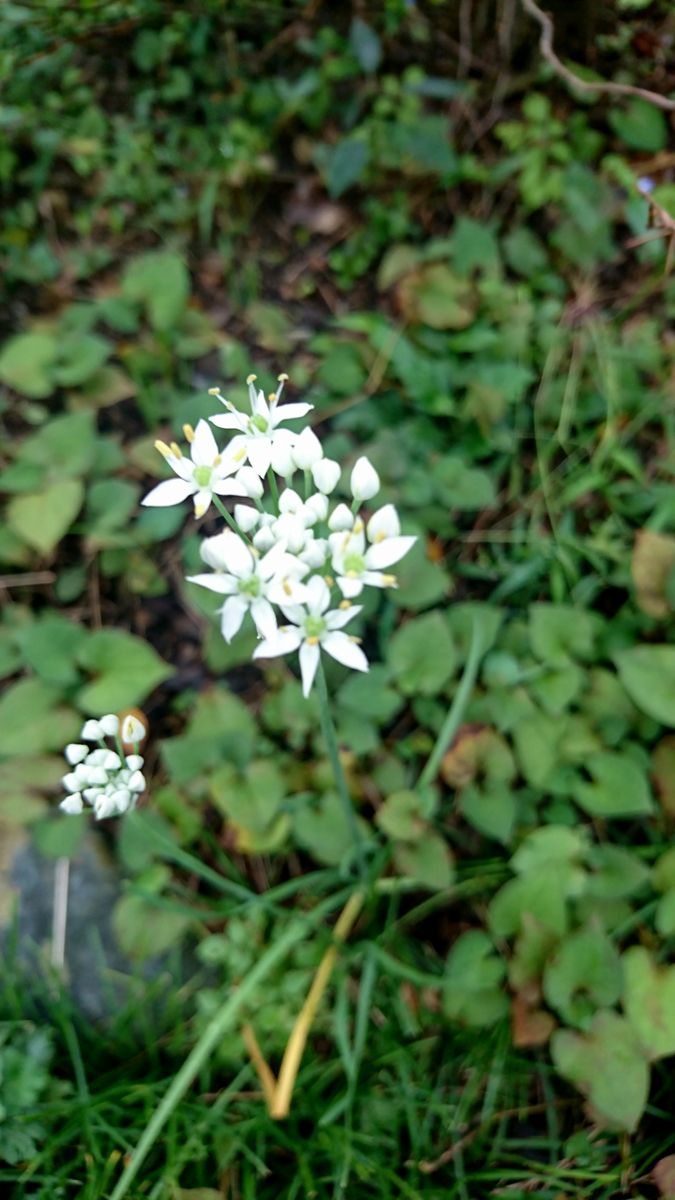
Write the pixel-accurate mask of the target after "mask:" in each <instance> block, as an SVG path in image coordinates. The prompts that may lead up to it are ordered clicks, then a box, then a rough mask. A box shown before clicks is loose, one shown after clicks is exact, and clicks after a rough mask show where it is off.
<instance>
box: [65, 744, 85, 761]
mask: <svg viewBox="0 0 675 1200" xmlns="http://www.w3.org/2000/svg"><path fill="white" fill-rule="evenodd" d="M88 753H89V747H88V746H83V745H82V744H81V742H70V743H69V745H67V746H66V749H65V756H66V762H69V763H70V765H71V767H74V766H76V765H77V763H81V762H83V761H84V759H85V758H86V757H87V755H88Z"/></svg>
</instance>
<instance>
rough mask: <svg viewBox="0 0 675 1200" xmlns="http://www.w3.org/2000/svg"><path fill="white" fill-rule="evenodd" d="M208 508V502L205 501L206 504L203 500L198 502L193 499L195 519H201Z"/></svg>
mask: <svg viewBox="0 0 675 1200" xmlns="http://www.w3.org/2000/svg"><path fill="white" fill-rule="evenodd" d="M208 507H209V503H208V500H207V501H206V503H204V501H203V500H200V501H199V502H198V501H197V499H196V497H195V516H196V517H203V516H204V513H205V512H206V510H207V508H208Z"/></svg>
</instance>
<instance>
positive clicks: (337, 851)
mask: <svg viewBox="0 0 675 1200" xmlns="http://www.w3.org/2000/svg"><path fill="white" fill-rule="evenodd" d="M356 820H357V822H358V824H359V828H360V830H361V833H362V835H363V837H364V838H367V837H368V836H369V831H368V826H367V825H366V823H365V821H363V820H362V819H361V817H357V818H356ZM293 836H294V838H295V840H296V841H297V842H298V843H299V844H300V845H301V846H303V847H304V848H305V849H306V850H309V852H310V854H312V855H313V856H314V858H316V859H317V861H318V862H321V863H325V864H326V866H329V867H334V866H338V865H339V864H340V863H341V862H342V861H343V859H344V858H345V857H346V856H347V855H351V854H353V851H354V843H353V840H352V833H351V829H350V827H349V824H348V821H347V817H346V816H345V813H344V811H343V808H342V805H341V803H340V799H339V797H338V796H337V795H336V794H335V793H334V792H327V793H326V795H325V796H322V797H321V799H320V801H319V803H318V804H311V805H310V804H306V805H303V806H302V807H298V808H296V810H295V812H294V814H293Z"/></svg>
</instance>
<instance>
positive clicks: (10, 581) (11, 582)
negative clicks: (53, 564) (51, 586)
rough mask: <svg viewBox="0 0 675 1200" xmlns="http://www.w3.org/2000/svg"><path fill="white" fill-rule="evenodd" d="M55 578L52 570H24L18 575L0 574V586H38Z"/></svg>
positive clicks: (51, 581)
mask: <svg viewBox="0 0 675 1200" xmlns="http://www.w3.org/2000/svg"><path fill="white" fill-rule="evenodd" d="M55 579H56V575H55V574H54V572H53V571H24V572H23V573H22V574H20V575H0V588H12V587H38V586H40V585H43V584H48V583H53V582H54V580H55Z"/></svg>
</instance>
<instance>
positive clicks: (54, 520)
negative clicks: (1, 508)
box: [7, 479, 84, 554]
mask: <svg viewBox="0 0 675 1200" xmlns="http://www.w3.org/2000/svg"><path fill="white" fill-rule="evenodd" d="M83 499H84V487H83V485H82V483H81V482H80V480H79V479H64V480H63V481H62V482H61V483H53V484H52V485H51V487H48V488H45V490H44V491H43V492H35V493H33V494H30V495H27V496H14V497H13V498H12V499H11V500H10V502H9V504H8V506H7V522H8V524H9V526H10V528H11V529H12V530H13V531H14V533H16V534H18V536H19V537H20V538H22V539H23V541H24V542H26V544H27V545H29V546H32V548H33V549H34V550H38V551H39V552H40V553H41V554H50V553H51V551H52V550H54V548H55V547H56V546H57V545H58V543H59V542H60V540H61V538H62V537H63V536H64V534H65V533H67V532H68V529H69V528H70V526H71V524H72V522H73V521H74V519H75V517H76V516H77V514H78V512H79V511H80V508H81V507H82V500H83Z"/></svg>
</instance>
